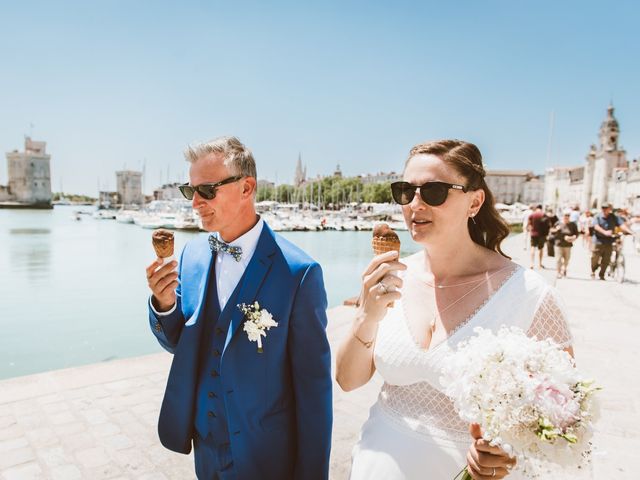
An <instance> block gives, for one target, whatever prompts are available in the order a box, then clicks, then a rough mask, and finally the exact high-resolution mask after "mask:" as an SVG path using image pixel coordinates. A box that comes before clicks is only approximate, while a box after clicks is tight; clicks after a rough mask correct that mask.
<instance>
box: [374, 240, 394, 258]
mask: <svg viewBox="0 0 640 480" xmlns="http://www.w3.org/2000/svg"><path fill="white" fill-rule="evenodd" d="M371 246H372V247H373V253H374V254H376V255H380V254H382V253H387V252H391V251H396V252H398V253H400V241H399V240H395V239H389V238H386V237H373V238H372V239H371Z"/></svg>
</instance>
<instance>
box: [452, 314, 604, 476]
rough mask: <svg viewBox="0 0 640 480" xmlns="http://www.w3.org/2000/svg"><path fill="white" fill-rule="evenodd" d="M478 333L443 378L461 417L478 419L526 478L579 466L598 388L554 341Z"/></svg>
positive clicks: (509, 332) (516, 333) (505, 332)
mask: <svg viewBox="0 0 640 480" xmlns="http://www.w3.org/2000/svg"><path fill="white" fill-rule="evenodd" d="M474 332H475V333H476V334H477V335H476V336H473V337H471V338H470V339H469V340H466V341H463V342H461V343H460V344H459V345H458V347H457V349H456V350H455V351H454V352H453V353H452V354H451V355H450V357H449V358H448V362H447V366H446V367H445V368H444V369H443V371H442V377H441V379H440V381H441V383H442V385H443V386H444V387H445V392H446V394H447V395H448V396H449V397H451V399H452V400H453V402H454V404H455V408H456V411H457V412H458V414H459V415H460V418H462V419H463V420H465V421H467V422H469V423H477V424H479V425H480V428H481V429H482V432H483V438H484V439H485V440H486V441H488V442H490V443H491V444H492V445H494V446H499V447H501V448H502V449H503V450H505V451H506V452H507V453H508V454H509V455H511V456H515V457H516V458H517V460H518V462H517V467H516V468H518V469H521V471H522V473H523V474H525V475H526V476H527V477H530V478H534V477H536V476H537V473H536V472H538V473H542V471H543V470H546V471H547V472H551V471H553V470H556V469H558V468H559V467H569V466H573V467H580V465H582V464H583V463H584V462H585V461H586V460H587V459H588V457H589V454H590V451H591V449H590V447H591V445H590V443H589V439H590V437H591V425H592V422H593V421H594V420H595V419H596V417H597V410H598V409H597V402H596V401H595V400H596V399H595V398H594V393H595V392H596V391H597V390H599V388H597V387H595V386H594V384H593V382H592V381H590V380H586V379H584V378H583V377H582V376H581V375H580V373H579V372H578V370H577V369H576V367H575V364H574V361H573V359H572V358H571V356H570V355H569V354H568V353H567V352H565V351H563V350H561V349H560V347H559V346H558V345H557V344H556V343H554V342H553V341H552V340H544V341H537V340H535V339H533V338H529V337H527V336H526V335H525V333H524V332H523V331H522V330H519V329H517V328H506V327H502V328H501V329H500V330H499V331H498V333H497V334H494V333H493V332H492V331H491V330H486V329H483V328H480V327H477V328H476V329H474ZM463 472H464V476H463V478H467V479H470V478H471V477H470V476H469V473H468V472H467V471H466V469H465V470H464V471H463ZM461 473H462V472H461Z"/></svg>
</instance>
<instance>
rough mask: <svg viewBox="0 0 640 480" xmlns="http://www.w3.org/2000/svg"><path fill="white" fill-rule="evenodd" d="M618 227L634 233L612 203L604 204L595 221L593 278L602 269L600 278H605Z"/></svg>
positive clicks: (592, 260)
mask: <svg viewBox="0 0 640 480" xmlns="http://www.w3.org/2000/svg"><path fill="white" fill-rule="evenodd" d="M616 227H619V228H620V231H622V232H624V233H627V234H632V232H631V230H630V229H629V227H627V225H625V223H624V221H623V220H622V219H621V218H620V217H618V216H617V215H615V214H614V213H613V208H612V206H611V204H610V203H608V202H605V203H603V204H602V212H601V213H599V214H598V215H596V217H595V219H594V222H593V229H594V232H593V239H592V240H593V253H592V255H591V278H596V271H597V270H598V269H600V272H599V274H598V276H599V277H600V280H604V279H605V273H606V272H607V267H608V266H609V262H610V261H611V252H612V251H613V242H615V239H616V236H615V233H616Z"/></svg>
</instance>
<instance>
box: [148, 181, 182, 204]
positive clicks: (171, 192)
mask: <svg viewBox="0 0 640 480" xmlns="http://www.w3.org/2000/svg"><path fill="white" fill-rule="evenodd" d="M180 185H181V184H180V183H178V182H176V183H166V184H164V185H162V186H161V187H159V188H156V189H155V190H154V191H153V200H174V199H178V200H181V199H184V197H183V196H182V194H181V193H180V190H179V189H178V187H179V186H180Z"/></svg>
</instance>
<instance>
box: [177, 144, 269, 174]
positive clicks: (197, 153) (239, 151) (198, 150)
mask: <svg viewBox="0 0 640 480" xmlns="http://www.w3.org/2000/svg"><path fill="white" fill-rule="evenodd" d="M210 153H220V154H222V155H223V157H224V165H225V166H226V167H227V168H228V169H229V171H230V172H231V173H232V174H233V175H242V176H243V177H253V178H258V173H257V171H256V162H255V160H254V159H253V154H252V153H251V150H249V149H248V148H247V147H245V146H244V145H243V143H242V142H241V141H240V140H238V138H237V137H218V138H214V139H213V140H210V141H208V142H205V143H198V144H195V145H190V146H189V147H188V148H187V149H186V150H185V152H184V156H185V158H186V160H187V161H188V162H191V163H193V162H195V161H196V160H198V159H199V158H201V157H204V156H206V155H209V154H210Z"/></svg>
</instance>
